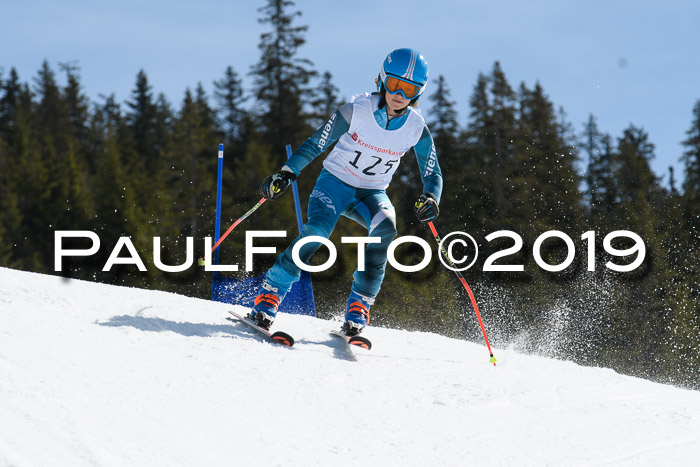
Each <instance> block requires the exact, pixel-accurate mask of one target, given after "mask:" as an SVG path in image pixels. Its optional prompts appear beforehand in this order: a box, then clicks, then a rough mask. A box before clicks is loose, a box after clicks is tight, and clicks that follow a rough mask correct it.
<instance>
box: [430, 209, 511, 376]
mask: <svg viewBox="0 0 700 467" xmlns="http://www.w3.org/2000/svg"><path fill="white" fill-rule="evenodd" d="M428 226H429V227H430V231H431V232H432V233H433V237H435V241H436V242H437V243H438V245H439V246H440V252H441V253H442V255H443V256H444V257H445V259H446V260H447V262H448V263H450V266H452V267H453V268H454V269H453V271H454V272H455V274H457V277H458V278H459V281H460V282H461V283H462V285H463V286H464V288H465V289H466V290H467V293H468V294H469V298H470V299H471V300H472V305H474V311H475V312H476V319H478V320H479V326H481V333H482V334H483V335H484V341H486V348H487V349H488V350H489V354H490V355H491V358H490V359H489V363H493V366H496V361H497V360H496V357H494V356H493V351H491V345H490V344H489V338H488V337H486V329H484V322H483V321H481V313H479V307H478V306H477V304H476V298H474V294H473V293H472V289H471V288H470V287H469V284H467V280H466V279H465V278H464V276H463V275H462V273H461V272H460V271H457V266H455V264H454V262H452V260H451V259H450V255H449V254H447V250H445V246H444V245H442V240H441V239H440V236H439V235H438V233H437V230H435V226H434V225H433V223H432V222H428Z"/></svg>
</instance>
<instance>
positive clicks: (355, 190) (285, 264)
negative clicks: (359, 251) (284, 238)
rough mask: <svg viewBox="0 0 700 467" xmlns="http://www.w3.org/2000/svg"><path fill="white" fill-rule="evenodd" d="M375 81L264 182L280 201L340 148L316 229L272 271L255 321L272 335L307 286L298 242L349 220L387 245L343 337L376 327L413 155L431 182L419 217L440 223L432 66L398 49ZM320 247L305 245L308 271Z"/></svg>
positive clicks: (328, 170) (357, 290)
mask: <svg viewBox="0 0 700 467" xmlns="http://www.w3.org/2000/svg"><path fill="white" fill-rule="evenodd" d="M375 82H376V84H377V90H378V92H376V93H372V94H369V93H364V94H359V95H356V96H353V98H352V99H351V101H350V102H349V103H347V104H345V105H343V106H342V107H340V109H338V110H337V111H336V112H335V113H334V114H333V115H332V116H331V117H330V119H329V120H328V122H327V123H326V124H324V125H322V126H321V127H320V128H319V129H318V130H316V132H315V133H314V134H313V136H311V137H310V138H309V139H307V140H306V141H305V142H304V143H302V144H301V146H299V148H298V149H297V150H296V151H295V152H294V154H293V155H292V156H291V157H290V159H289V161H288V162H287V164H286V165H285V166H284V167H282V169H281V170H280V172H279V173H277V174H275V175H271V176H269V177H267V178H265V180H263V182H262V186H261V187H260V191H261V192H262V195H263V196H264V197H265V198H267V199H270V200H271V199H275V198H277V197H279V196H280V195H281V194H282V193H283V192H284V191H285V190H286V189H287V188H288V187H289V185H290V184H291V183H292V182H293V181H294V180H295V179H296V177H297V176H298V175H299V173H300V172H301V171H302V170H303V169H304V167H306V165H308V164H309V163H310V162H311V161H312V160H313V159H314V158H316V157H317V156H318V155H320V154H321V153H322V152H323V151H324V150H325V149H326V148H327V147H329V146H331V145H332V144H333V143H335V142H336V141H337V144H336V146H335V147H334V148H333V150H332V151H331V152H330V154H329V155H328V156H327V157H326V159H325V160H324V162H323V166H324V168H323V170H322V171H321V174H320V175H319V177H318V179H317V180H316V186H315V187H314V190H313V192H312V193H311V197H310V199H309V207H308V222H307V223H306V224H305V225H304V229H303V231H302V233H301V234H300V235H299V236H298V237H297V238H296V239H295V240H294V241H293V242H292V244H291V245H290V246H289V247H288V248H287V249H286V250H285V251H284V253H282V254H281V255H279V256H278V257H277V260H276V261H275V264H274V266H272V268H270V270H268V271H267V273H266V275H265V280H264V282H263V284H262V286H261V288H260V290H259V295H258V296H257V297H256V298H255V305H254V307H253V309H252V311H251V313H250V314H249V315H248V317H249V318H251V319H252V320H254V321H255V322H256V323H257V324H258V325H259V326H261V327H264V328H265V329H269V328H270V326H271V325H272V322H273V320H274V319H275V316H276V314H277V309H278V307H279V305H280V302H282V300H283V299H284V296H285V294H286V293H287V292H288V291H289V289H290V288H291V286H292V284H293V283H294V282H295V281H297V280H298V279H299V275H300V269H299V268H298V267H297V266H296V265H295V264H294V261H293V260H292V248H293V247H294V245H295V243H296V242H298V241H299V240H300V239H302V238H304V237H308V236H312V235H319V236H321V237H325V238H328V237H329V236H330V235H331V232H332V231H333V229H334V227H335V224H336V222H337V221H338V218H339V217H340V216H341V215H343V216H345V217H348V218H350V219H353V220H355V221H357V222H359V223H360V224H361V225H363V226H365V227H366V228H367V230H368V235H369V236H370V237H376V238H378V239H379V242H378V243H368V244H367V246H366V249H365V269H364V271H360V270H356V271H355V273H354V274H353V284H352V289H351V292H350V297H349V298H348V304H347V311H346V313H345V324H344V325H343V328H342V330H343V331H344V332H345V334H346V335H348V336H354V335H357V334H358V333H360V332H361V331H362V329H363V328H364V327H365V326H366V325H367V323H369V309H370V307H371V306H372V304H373V303H374V299H375V297H376V296H377V293H378V292H379V289H380V287H381V284H382V280H383V279H384V271H385V268H386V261H387V249H388V247H389V244H390V243H391V241H392V240H393V239H394V238H395V237H396V213H395V211H394V207H393V206H392V204H391V201H390V200H389V197H388V196H387V194H386V188H387V187H388V186H389V182H390V181H391V178H392V176H393V174H394V172H395V171H396V169H397V167H398V165H399V163H400V162H401V157H402V156H403V155H404V154H405V153H406V152H407V151H408V150H409V149H410V148H413V149H414V151H415V154H416V158H417V160H418V167H419V170H420V174H421V179H422V181H423V194H421V195H420V196H419V197H418V199H417V201H416V202H415V205H414V210H415V213H416V216H417V217H418V219H419V220H420V221H421V222H429V221H432V220H433V219H435V218H436V217H437V216H438V203H439V201H440V194H441V192H442V175H441V173H440V166H439V165H438V162H437V156H436V154H435V146H434V144H433V138H432V136H431V134H430V131H429V130H428V127H427V126H426V124H425V121H424V120H423V117H422V116H421V114H420V112H419V111H418V110H416V109H415V108H414V106H415V105H416V103H417V101H418V98H419V97H420V96H421V95H422V94H423V91H424V90H425V86H426V84H427V82H428V63H427V62H426V60H425V59H424V58H423V56H422V55H420V54H419V53H418V52H417V51H415V50H412V49H398V50H394V51H393V52H391V53H390V54H389V55H388V56H387V57H386V59H385V60H384V63H383V64H382V67H381V70H380V72H379V76H378V77H377V79H376V81H375ZM319 246H320V244H319V243H307V244H306V245H304V246H302V248H301V249H300V251H299V258H300V260H301V261H302V262H304V263H305V264H308V261H309V259H310V258H311V256H313V254H314V253H315V252H316V250H317V249H318V248H319Z"/></svg>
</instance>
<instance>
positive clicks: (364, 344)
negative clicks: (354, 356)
mask: <svg viewBox="0 0 700 467" xmlns="http://www.w3.org/2000/svg"><path fill="white" fill-rule="evenodd" d="M348 344H351V345H356V346H357V347H361V348H363V349H365V350H370V349H371V348H372V342H371V341H370V340H369V339H365V338H364V337H360V336H354V337H350V338H349V339H348Z"/></svg>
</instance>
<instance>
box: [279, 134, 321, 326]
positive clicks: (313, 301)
mask: <svg viewBox="0 0 700 467" xmlns="http://www.w3.org/2000/svg"><path fill="white" fill-rule="evenodd" d="M286 149H287V160H289V158H290V157H292V145H291V144H288V145H287V146H286ZM292 192H293V193H294V208H295V210H296V213H297V226H298V227H299V233H301V232H302V231H303V230H304V221H303V219H302V218H301V203H300V202H299V188H297V182H296V180H295V181H293V182H292ZM301 280H302V281H307V282H308V284H309V285H308V294H309V299H310V300H311V306H312V307H313V314H312V316H316V299H315V298H314V289H313V286H312V285H311V274H310V273H309V272H308V271H301Z"/></svg>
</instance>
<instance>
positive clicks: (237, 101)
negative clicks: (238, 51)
mask: <svg viewBox="0 0 700 467" xmlns="http://www.w3.org/2000/svg"><path fill="white" fill-rule="evenodd" d="M214 89H215V90H214V96H215V98H216V102H217V103H218V109H219V111H220V114H221V115H222V116H221V121H220V123H219V124H220V126H221V127H222V128H223V131H224V135H225V137H224V143H225V144H226V145H227V146H228V145H232V146H233V151H232V152H233V154H234V155H236V156H237V155H239V153H240V151H241V149H242V148H241V145H242V143H243V141H242V140H243V133H244V128H243V125H244V119H245V116H246V110H245V109H244V108H243V105H244V103H245V101H246V100H247V99H248V97H247V96H245V95H244V93H243V84H242V81H241V79H240V78H239V76H238V73H236V72H235V71H234V69H233V67H231V66H229V67H227V68H226V72H225V73H224V77H223V78H221V79H220V80H219V81H214ZM236 156H234V157H236Z"/></svg>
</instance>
